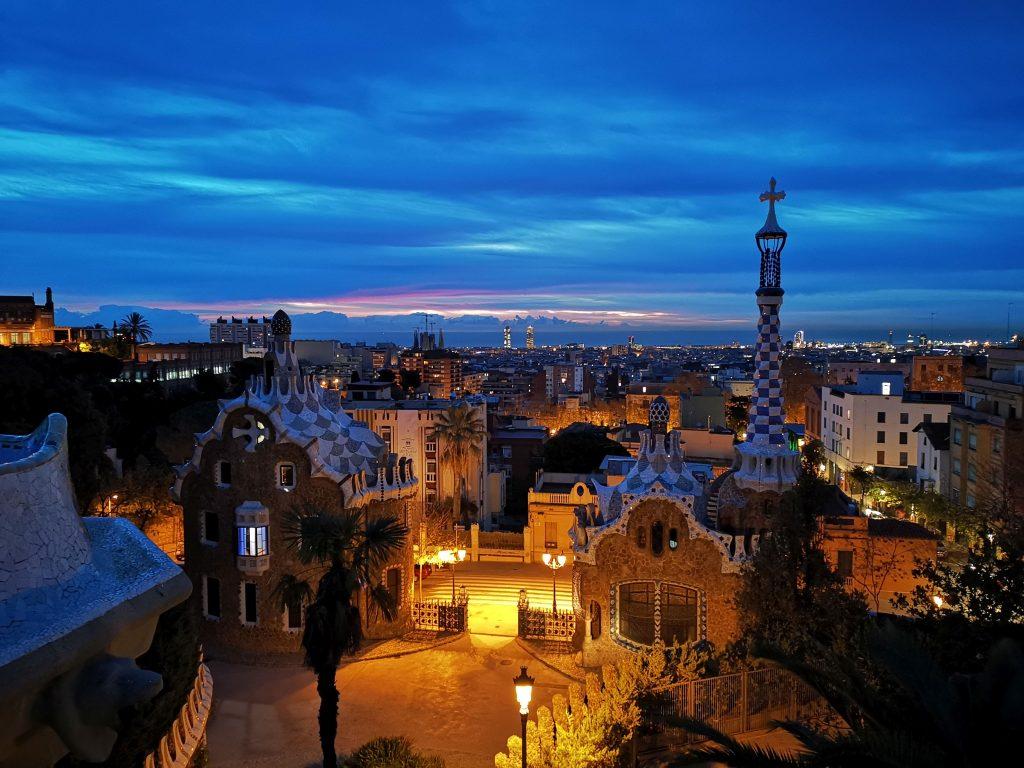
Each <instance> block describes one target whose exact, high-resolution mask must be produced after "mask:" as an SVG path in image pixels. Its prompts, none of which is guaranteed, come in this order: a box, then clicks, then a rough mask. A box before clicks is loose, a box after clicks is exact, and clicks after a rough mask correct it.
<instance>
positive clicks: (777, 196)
mask: <svg viewBox="0 0 1024 768" xmlns="http://www.w3.org/2000/svg"><path fill="white" fill-rule="evenodd" d="M776 183H777V182H776V181H775V177H774V176H772V178H771V181H769V182H768V191H767V192H762V193H761V202H762V203H763V202H764V201H765V200H767V201H768V206H769V208H774V207H775V201H776V200H785V199H786V193H785V192H783V191H782V190H781V189H780V190H779V191H778V192H776V191H775V184H776Z"/></svg>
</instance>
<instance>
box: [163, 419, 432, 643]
mask: <svg viewBox="0 0 1024 768" xmlns="http://www.w3.org/2000/svg"><path fill="white" fill-rule="evenodd" d="M247 415H251V412H247V411H244V410H242V411H239V412H237V413H232V414H231V415H230V416H229V417H228V421H227V425H226V426H227V428H228V430H229V431H230V430H231V429H233V428H234V427H235V426H242V427H244V426H245V424H246V423H247V419H246V416H247ZM229 433H230V432H229ZM275 437H276V436H275V435H274V434H273V432H271V434H270V436H269V439H268V440H267V444H266V446H265V447H263V448H260V449H258V450H256V451H255V452H252V453H249V452H247V451H246V449H245V445H244V443H243V441H242V440H240V439H233V440H231V439H229V440H225V441H214V442H211V443H209V444H208V445H207V446H206V447H205V449H204V451H203V456H202V460H201V464H200V468H199V471H198V472H197V473H195V474H193V475H191V476H190V478H188V479H187V481H186V482H185V484H184V485H183V489H182V494H181V501H182V505H183V506H184V508H185V510H186V512H185V563H186V565H185V570H186V572H187V573H188V575H189V577H190V578H191V579H192V583H193V584H194V585H195V595H194V599H193V604H194V606H195V608H196V610H197V611H199V613H200V614H201V616H202V617H203V624H202V626H203V639H204V642H205V643H207V645H208V647H209V650H210V652H211V653H212V654H214V655H216V656H219V657H231V658H239V659H246V660H249V659H256V658H259V657H262V656H265V655H267V654H289V653H297V652H299V650H300V644H299V641H300V639H301V630H300V628H299V627H297V626H296V627H293V628H291V629H289V628H288V616H287V613H286V612H285V611H283V610H282V609H281V607H280V605H279V604H278V602H277V600H276V598H275V596H274V588H275V586H276V585H277V584H278V583H279V582H280V580H281V577H282V576H284V575H285V574H302V573H305V572H306V571H307V570H308V567H307V566H303V565H302V564H301V563H299V562H298V560H297V559H296V558H295V556H294V555H293V554H292V552H291V550H290V549H289V547H288V543H287V541H286V539H285V530H284V527H283V525H282V521H283V520H284V519H285V517H286V515H287V514H288V513H289V512H291V511H292V510H294V509H297V508H301V507H302V506H304V505H315V506H317V507H321V508H324V509H328V510H340V509H342V508H343V507H344V497H343V493H342V489H341V488H340V487H339V486H338V485H337V484H336V483H334V482H332V481H331V480H329V479H327V478H323V477H313V476H312V472H311V464H310V460H309V457H308V455H307V454H306V452H305V450H303V449H302V448H300V447H298V446H297V445H294V444H292V443H288V442H284V443H278V442H276V440H275ZM222 461H227V462H229V463H230V464H231V484H230V486H229V487H224V486H223V484H220V483H218V482H217V470H218V464H219V463H220V462H222ZM285 464H291V465H294V467H295V485H294V488H292V489H289V490H285V489H284V488H282V487H281V486H280V484H279V482H278V471H279V468H280V467H281V466H282V465H285ZM409 496H410V498H411V496H412V493H411V492H410V493H409ZM251 501H258V503H259V504H260V505H262V506H263V507H264V508H266V510H267V511H268V513H269V521H270V524H269V525H268V526H267V553H268V554H267V555H266V556H265V560H266V562H264V563H262V564H261V565H260V566H259V567H264V566H265V568H266V570H263V571H262V572H256V571H255V569H247V570H243V569H240V567H239V560H240V557H239V555H238V551H237V550H238V541H237V528H236V524H235V523H236V512H237V510H238V508H239V507H240V506H241V505H243V504H245V503H246V502H251ZM207 513H210V514H212V515H214V516H215V519H216V520H217V525H218V532H217V534H216V538H218V539H219V541H216V542H214V541H212V540H211V538H210V536H211V535H213V534H212V531H209V530H208V526H209V522H210V518H209V517H208V515H207ZM418 513H419V505H417V504H413V503H411V501H409V502H403V501H399V500H397V499H390V500H385V501H384V502H383V503H382V502H380V501H379V500H376V501H370V502H368V503H367V505H366V514H367V515H368V516H369V517H370V518H373V517H375V516H377V515H382V514H389V515H393V516H395V517H397V518H398V519H399V520H402V521H404V522H406V524H407V525H408V526H409V527H410V530H416V529H417V528H418V525H419V520H418ZM413 515H415V516H417V519H412V516H413ZM413 538H414V536H413V535H412V534H410V536H409V537H407V539H406V545H405V548H404V549H403V550H402V551H401V552H400V553H399V554H398V555H396V557H395V558H393V560H392V562H390V563H389V564H388V566H387V567H397V568H400V569H401V570H402V580H401V584H402V586H403V591H402V595H403V599H402V600H401V602H400V605H399V616H398V618H397V619H396V621H395V622H394V623H393V624H391V625H383V624H382V623H381V622H376V621H373V620H372V617H368V618H369V619H370V620H369V621H368V622H367V626H366V627H365V630H366V634H367V636H368V637H387V636H391V635H394V634H399V633H400V632H401V631H403V630H404V628H405V626H406V624H407V623H408V620H409V610H410V606H409V597H408V594H407V593H409V594H411V589H412V583H413V575H412V543H413V541H412V540H413ZM381 575H382V579H383V577H384V574H383V573H382V574H381ZM209 577H213V578H215V579H217V580H218V582H219V590H220V611H219V612H220V616H219V618H214V617H211V616H208V615H207V614H208V611H207V610H206V609H207V607H208V605H207V602H208V589H209V585H208V580H209ZM245 584H253V585H255V589H256V614H255V618H256V621H255V622H251V621H247V620H246V616H245V613H244V610H243V609H244V606H243V602H244V597H243V590H244V589H245V587H244V585H245ZM293 623H294V622H293Z"/></svg>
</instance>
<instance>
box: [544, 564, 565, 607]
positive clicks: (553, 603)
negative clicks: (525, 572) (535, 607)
mask: <svg viewBox="0 0 1024 768" xmlns="http://www.w3.org/2000/svg"><path fill="white" fill-rule="evenodd" d="M540 559H541V560H543V561H544V565H546V566H547V567H548V568H550V569H551V612H552V613H558V597H557V595H558V589H557V587H556V586H555V571H557V570H558V569H559V568H561V567H562V566H563V565H565V555H564V554H562V553H561V552H559V553H558V554H557V555H552V554H551V553H550V552H545V553H544V554H543V555H541V556H540Z"/></svg>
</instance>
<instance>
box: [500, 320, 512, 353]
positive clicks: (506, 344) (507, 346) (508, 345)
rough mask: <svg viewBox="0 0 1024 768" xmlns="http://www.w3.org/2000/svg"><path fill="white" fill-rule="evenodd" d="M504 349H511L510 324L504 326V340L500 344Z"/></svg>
mask: <svg viewBox="0 0 1024 768" xmlns="http://www.w3.org/2000/svg"><path fill="white" fill-rule="evenodd" d="M502 346H503V347H504V348H505V349H512V326H511V325H506V326H505V341H504V343H503V344H502Z"/></svg>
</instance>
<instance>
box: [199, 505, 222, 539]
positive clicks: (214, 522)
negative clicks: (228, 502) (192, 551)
mask: <svg viewBox="0 0 1024 768" xmlns="http://www.w3.org/2000/svg"><path fill="white" fill-rule="evenodd" d="M200 522H201V529H200V531H199V536H200V538H201V539H202V540H203V544H212V545H217V544H219V543H220V517H219V516H218V515H217V513H216V512H210V511H209V510H206V511H204V512H203V514H202V516H201V517H200Z"/></svg>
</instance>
